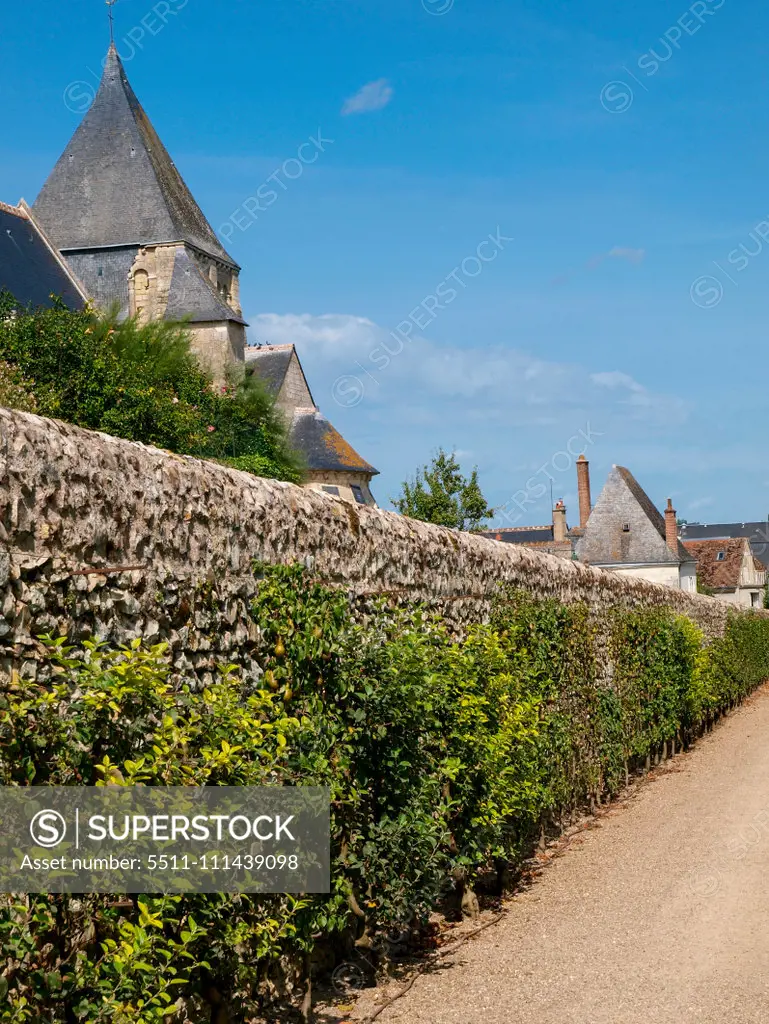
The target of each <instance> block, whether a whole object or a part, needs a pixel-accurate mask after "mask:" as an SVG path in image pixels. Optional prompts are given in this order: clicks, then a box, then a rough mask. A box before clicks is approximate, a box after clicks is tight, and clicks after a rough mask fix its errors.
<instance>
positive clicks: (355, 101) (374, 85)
mask: <svg viewBox="0 0 769 1024" xmlns="http://www.w3.org/2000/svg"><path fill="white" fill-rule="evenodd" d="M394 95H395V93H394V90H393V87H392V86H391V85H390V83H389V82H388V81H387V79H386V78H378V79H377V80H376V82H369V83H368V84H367V85H364V86H363V88H362V89H359V90H358V92H356V93H355V95H354V96H350V98H349V99H347V100H345V103H344V106H343V107H342V114H343V115H344V116H345V117H347V116H348V115H350V114H368V113H370V112H371V111H372V110H383V109H384V107H386V106H387V104H388V103H389V102H390V100H391V99H392V98H393V96H394Z"/></svg>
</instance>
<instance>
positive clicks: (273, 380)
mask: <svg viewBox="0 0 769 1024" xmlns="http://www.w3.org/2000/svg"><path fill="white" fill-rule="evenodd" d="M293 354H294V346H293V345H261V346H258V345H249V346H248V348H247V349H246V352H245V358H246V362H247V363H251V364H252V365H253V366H254V368H255V369H256V372H257V373H258V374H259V377H260V378H261V379H262V380H263V381H264V383H265V385H266V387H267V390H268V391H269V392H270V394H271V395H272V397H273V398H277V397H278V395H279V394H280V389H281V388H282V387H283V382H284V381H285V379H286V374H287V373H288V368H289V366H290V365H291V358H292V356H293Z"/></svg>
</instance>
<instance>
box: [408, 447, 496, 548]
mask: <svg viewBox="0 0 769 1024" xmlns="http://www.w3.org/2000/svg"><path fill="white" fill-rule="evenodd" d="M402 488H403V489H402V492H401V495H400V497H398V498H393V499H391V500H392V502H393V505H395V508H396V509H397V510H398V512H400V513H401V515H404V516H409V517H410V518H411V519H421V520H422V521H423V522H425V523H435V524H436V525H437V526H450V527H452V528H454V529H457V530H468V531H475V530H478V529H480V527H481V526H482V525H483V523H484V520H486V519H489V518H491V516H493V515H494V509H493V508H490V507H489V505H488V504H487V502H486V499H485V498H484V496H483V493H482V492H481V488H480V485H479V484H478V469H477V467H476V468H475V469H473V472H472V474H471V475H470V478H469V479H468V478H467V477H466V476H464V475H463V473H462V470H461V467H460V465H459V462H458V461H457V456H456V452H452V453H451V455H447V454H446V452H445V451H444V450H443V449H442V448H440V449H438V453H437V455H435V456H434V458H433V461H432V463H431V464H430V465H429V466H423V467H422V468H421V469H419V470H417V474H416V478H415V479H414V480H413V481H410V480H405V481H404V482H403V485H402Z"/></svg>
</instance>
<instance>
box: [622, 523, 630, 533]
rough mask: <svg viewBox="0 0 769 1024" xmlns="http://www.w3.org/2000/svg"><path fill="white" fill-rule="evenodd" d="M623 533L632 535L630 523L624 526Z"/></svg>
mask: <svg viewBox="0 0 769 1024" xmlns="http://www.w3.org/2000/svg"><path fill="white" fill-rule="evenodd" d="M622 532H623V533H630V523H624V524H623V526H622Z"/></svg>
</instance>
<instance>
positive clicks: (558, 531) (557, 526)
mask: <svg viewBox="0 0 769 1024" xmlns="http://www.w3.org/2000/svg"><path fill="white" fill-rule="evenodd" d="M553 540H554V541H555V542H556V543H557V544H562V543H563V542H564V541H565V540H566V506H565V505H564V503H563V502H562V501H559V502H557V503H556V506H555V508H554V509H553Z"/></svg>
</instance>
